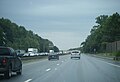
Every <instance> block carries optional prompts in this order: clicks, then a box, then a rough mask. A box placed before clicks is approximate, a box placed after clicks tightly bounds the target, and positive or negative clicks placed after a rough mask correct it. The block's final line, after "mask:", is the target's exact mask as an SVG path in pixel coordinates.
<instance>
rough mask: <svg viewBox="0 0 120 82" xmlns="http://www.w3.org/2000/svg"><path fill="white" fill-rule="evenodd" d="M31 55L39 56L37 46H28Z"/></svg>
mask: <svg viewBox="0 0 120 82" xmlns="http://www.w3.org/2000/svg"><path fill="white" fill-rule="evenodd" d="M28 53H29V56H37V55H38V49H37V48H28Z"/></svg>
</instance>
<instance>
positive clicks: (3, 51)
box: [0, 48, 10, 55]
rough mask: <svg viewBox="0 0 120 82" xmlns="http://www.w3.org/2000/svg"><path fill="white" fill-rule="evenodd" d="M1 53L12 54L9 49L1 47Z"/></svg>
mask: <svg viewBox="0 0 120 82" xmlns="http://www.w3.org/2000/svg"><path fill="white" fill-rule="evenodd" d="M0 55H10V52H9V49H7V48H0Z"/></svg>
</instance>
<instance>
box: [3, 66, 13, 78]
mask: <svg viewBox="0 0 120 82" xmlns="http://www.w3.org/2000/svg"><path fill="white" fill-rule="evenodd" d="M4 75H5V78H6V79H10V78H11V76H12V70H11V66H9V69H8V70H7V71H6V72H5V73H4Z"/></svg>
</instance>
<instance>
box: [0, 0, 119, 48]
mask: <svg viewBox="0 0 120 82" xmlns="http://www.w3.org/2000/svg"><path fill="white" fill-rule="evenodd" d="M115 12H118V13H119V14H120V0H0V18H1V17H4V18H8V19H10V20H11V21H12V22H15V23H16V24H18V25H22V26H24V27H26V29H27V30H32V31H33V32H34V33H37V34H38V35H39V36H41V37H42V38H46V39H49V40H51V41H52V42H53V43H54V44H55V45H56V46H57V47H58V48H60V49H69V48H75V47H79V46H80V43H81V42H83V41H84V40H85V39H86V38H87V35H89V34H90V29H91V28H92V27H93V26H94V25H95V18H96V17H97V16H99V15H112V14H113V13H115Z"/></svg>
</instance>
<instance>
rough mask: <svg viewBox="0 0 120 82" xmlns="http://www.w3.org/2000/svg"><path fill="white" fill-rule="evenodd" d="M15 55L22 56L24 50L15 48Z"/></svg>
mask: <svg viewBox="0 0 120 82" xmlns="http://www.w3.org/2000/svg"><path fill="white" fill-rule="evenodd" d="M15 51H16V53H17V55H19V56H20V57H22V56H23V55H24V54H25V50H15Z"/></svg>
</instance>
